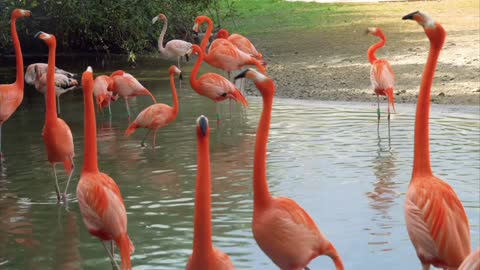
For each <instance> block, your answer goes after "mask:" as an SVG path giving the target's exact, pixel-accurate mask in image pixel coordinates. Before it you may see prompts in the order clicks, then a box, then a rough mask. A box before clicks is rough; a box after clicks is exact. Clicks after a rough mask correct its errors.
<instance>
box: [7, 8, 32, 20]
mask: <svg viewBox="0 0 480 270" xmlns="http://www.w3.org/2000/svg"><path fill="white" fill-rule="evenodd" d="M30 16H32V12H31V11H30V10H25V9H19V8H16V9H14V10H13V11H12V19H18V18H21V17H30Z"/></svg>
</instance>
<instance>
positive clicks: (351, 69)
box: [247, 1, 480, 106]
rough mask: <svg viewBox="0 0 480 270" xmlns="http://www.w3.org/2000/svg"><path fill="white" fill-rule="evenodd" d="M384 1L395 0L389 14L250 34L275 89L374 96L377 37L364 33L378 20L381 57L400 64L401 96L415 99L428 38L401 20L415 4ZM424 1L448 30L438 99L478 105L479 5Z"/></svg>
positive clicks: (334, 96) (307, 95)
mask: <svg viewBox="0 0 480 270" xmlns="http://www.w3.org/2000/svg"><path fill="white" fill-rule="evenodd" d="M447 2H448V1H447ZM437 4H438V3H437ZM369 5H373V4H369ZM383 5H392V6H391V7H392V8H391V9H392V11H389V12H386V13H383V14H376V13H375V11H374V10H373V11H372V12H368V13H363V12H360V11H359V14H354V15H349V16H348V17H346V18H345V20H344V22H345V23H343V24H341V25H338V26H335V27H333V28H332V27H330V28H319V29H313V30H302V31H288V32H281V33H279V32H277V33H263V34H262V35H254V36H252V37H251V40H252V42H254V44H255V45H256V47H257V49H258V50H259V51H261V52H262V53H263V54H264V56H265V58H266V60H267V62H268V74H269V75H270V76H271V77H272V78H274V79H275V81H276V85H277V96H280V97H291V98H303V99H321V100H342V101H376V96H375V94H374V93H373V89H372V88H371V85H370V63H369V62H368V58H367V50H368V48H369V46H371V45H372V44H374V43H376V42H378V41H379V39H378V38H376V37H373V36H371V35H366V34H365V30H366V28H367V27H368V26H377V27H380V28H381V29H382V30H383V31H384V33H385V35H386V36H387V44H386V46H385V47H384V48H382V49H380V50H379V51H378V52H377V57H378V58H385V59H387V60H389V61H390V64H391V65H392V67H393V69H394V71H395V75H396V89H395V93H396V96H395V99H396V102H397V103H402V102H409V103H415V102H416V97H417V95H418V89H419V86H420V81H421V76H422V73H423V69H424V65H425V62H426V59H427V55H428V49H429V42H428V39H427V38H426V36H425V34H424V32H423V29H422V27H421V26H419V25H418V24H417V23H416V22H414V21H402V20H401V17H402V16H403V15H406V14H408V13H410V12H412V11H415V10H416V9H415V8H413V10H412V6H411V5H410V6H409V5H408V4H394V3H387V4H383ZM423 5H426V6H423V8H422V10H423V11H425V12H428V14H430V15H431V16H432V17H433V18H434V19H436V20H437V21H438V22H440V23H442V25H443V26H444V28H445V29H446V30H447V40H446V42H445V46H444V49H443V51H442V54H441V55H440V59H439V64H438V67H437V71H436V73H435V80H434V86H433V89H432V102H433V103H438V104H464V105H480V61H479V59H480V18H479V12H480V11H478V10H473V11H472V10H470V9H467V10H469V11H467V12H465V9H459V10H455V9H448V7H445V6H442V7H441V8H440V10H436V8H435V6H432V5H435V4H434V3H433V4H431V3H430V4H429V5H428V4H423ZM443 5H445V3H444V4H443ZM387 8H388V7H387ZM364 9H365V7H362V10H364ZM429 9H432V10H433V11H431V12H430V10H429ZM465 13H467V14H465ZM247 92H248V94H256V93H255V92H256V91H255V90H254V87H252V86H249V87H247ZM385 106H386V105H385Z"/></svg>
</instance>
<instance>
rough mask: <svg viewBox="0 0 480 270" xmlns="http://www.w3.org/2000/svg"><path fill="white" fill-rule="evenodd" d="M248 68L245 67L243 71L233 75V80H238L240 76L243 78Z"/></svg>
mask: <svg viewBox="0 0 480 270" xmlns="http://www.w3.org/2000/svg"><path fill="white" fill-rule="evenodd" d="M249 70H250V69H248V68H247V69H245V70H244V71H242V72H240V73H239V74H238V75H237V76H235V78H234V80H238V79H241V78H245V76H247V72H248V71H249Z"/></svg>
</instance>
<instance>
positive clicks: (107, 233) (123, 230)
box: [77, 67, 135, 270]
mask: <svg viewBox="0 0 480 270" xmlns="http://www.w3.org/2000/svg"><path fill="white" fill-rule="evenodd" d="M82 86H83V91H84V106H85V112H84V123H85V124H84V125H85V127H84V136H85V151H84V153H85V158H84V161H83V170H82V174H81V176H80V181H79V182H78V186H77V198H78V203H79V205H80V211H81V213H82V216H83V222H84V223H85V226H86V227H87V229H88V231H89V232H90V234H92V235H93V236H95V237H97V238H99V239H100V241H102V244H103V246H104V248H105V250H106V251H107V253H108V256H109V257H110V259H111V260H112V263H113V264H114V265H115V266H117V269H119V268H120V267H118V265H117V263H116V262H115V259H114V254H113V253H114V252H113V241H114V242H115V243H116V245H117V247H118V248H119V249H120V256H121V259H122V268H121V269H122V270H129V269H132V264H131V261H130V254H131V253H133V252H134V249H135V248H134V246H133V244H132V242H131V241H130V237H129V236H128V233H127V213H126V209H125V203H124V202H123V198H122V194H121V193H120V189H119V188H118V186H117V184H116V183H115V181H113V179H112V178H111V177H110V176H108V175H106V174H104V173H102V172H100V171H99V169H98V160H97V127H96V119H95V109H94V102H93V72H92V68H91V67H88V68H87V70H86V71H85V72H84V73H83V76H82ZM105 241H109V242H110V243H111V244H112V249H111V250H110V251H109V250H108V248H107V247H106V245H105Z"/></svg>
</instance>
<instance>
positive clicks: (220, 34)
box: [217, 28, 230, 39]
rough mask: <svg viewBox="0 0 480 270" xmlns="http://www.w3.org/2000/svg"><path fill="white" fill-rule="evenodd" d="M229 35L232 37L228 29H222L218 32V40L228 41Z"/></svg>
mask: <svg viewBox="0 0 480 270" xmlns="http://www.w3.org/2000/svg"><path fill="white" fill-rule="evenodd" d="M229 35H230V33H228V31H227V29H223V28H222V29H220V30H218V33H217V38H224V39H227V38H228V36H229Z"/></svg>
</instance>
